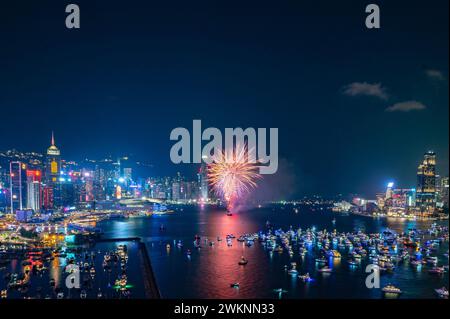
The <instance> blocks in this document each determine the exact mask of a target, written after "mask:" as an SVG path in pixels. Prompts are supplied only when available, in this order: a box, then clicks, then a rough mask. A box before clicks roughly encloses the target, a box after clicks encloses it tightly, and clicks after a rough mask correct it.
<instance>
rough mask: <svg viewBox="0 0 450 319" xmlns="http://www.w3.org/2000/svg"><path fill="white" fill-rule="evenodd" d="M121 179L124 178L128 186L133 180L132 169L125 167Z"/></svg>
mask: <svg viewBox="0 0 450 319" xmlns="http://www.w3.org/2000/svg"><path fill="white" fill-rule="evenodd" d="M123 178H125V181H126V182H127V183H128V184H130V182H131V181H132V180H133V169H132V168H130V167H125V168H124V169H123Z"/></svg>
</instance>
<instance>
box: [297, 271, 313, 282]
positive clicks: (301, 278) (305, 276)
mask: <svg viewBox="0 0 450 319" xmlns="http://www.w3.org/2000/svg"><path fill="white" fill-rule="evenodd" d="M298 278H299V279H300V280H302V281H303V282H310V281H312V278H311V277H310V276H309V273H306V274H304V275H301V276H300V275H299V276H298Z"/></svg>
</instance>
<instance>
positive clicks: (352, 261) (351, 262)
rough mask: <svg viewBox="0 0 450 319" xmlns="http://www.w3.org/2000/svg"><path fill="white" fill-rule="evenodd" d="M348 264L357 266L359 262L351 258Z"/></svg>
mask: <svg viewBox="0 0 450 319" xmlns="http://www.w3.org/2000/svg"><path fill="white" fill-rule="evenodd" d="M348 264H349V265H350V266H357V265H358V263H357V262H356V261H354V260H349V261H348Z"/></svg>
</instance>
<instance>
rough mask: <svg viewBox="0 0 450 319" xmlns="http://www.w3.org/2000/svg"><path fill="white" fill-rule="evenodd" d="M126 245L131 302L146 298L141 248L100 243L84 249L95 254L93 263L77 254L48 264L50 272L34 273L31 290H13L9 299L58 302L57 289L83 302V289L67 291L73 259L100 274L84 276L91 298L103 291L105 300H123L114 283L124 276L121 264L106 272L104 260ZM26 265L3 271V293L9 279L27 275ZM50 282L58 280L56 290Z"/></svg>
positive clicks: (16, 263) (19, 263) (16, 262)
mask: <svg viewBox="0 0 450 319" xmlns="http://www.w3.org/2000/svg"><path fill="white" fill-rule="evenodd" d="M120 244H123V245H127V247H128V257H129V262H128V263H127V270H126V274H127V276H128V284H129V285H131V286H132V288H131V295H130V296H128V297H127V298H143V296H145V290H144V284H143V282H142V276H141V273H142V268H141V265H140V263H139V256H138V254H139V252H138V245H137V243H134V242H108V243H97V244H95V245H94V246H89V247H86V248H84V250H83V252H88V253H89V254H90V253H91V252H94V253H95V254H96V256H95V258H94V259H93V260H92V259H91V258H90V257H89V258H86V257H85V256H84V253H83V254H81V255H78V254H74V253H67V257H65V258H62V257H57V258H55V259H54V260H52V261H50V262H49V263H47V262H46V263H44V265H45V267H46V268H47V270H45V271H43V272H34V273H33V274H32V276H31V277H30V278H31V279H30V285H29V288H28V289H26V290H25V291H18V290H15V289H10V290H9V291H8V298H10V299H21V298H27V297H30V298H36V297H37V298H53V299H54V298H56V295H57V293H56V292H55V289H54V288H55V287H56V288H58V289H60V290H61V291H62V292H63V293H64V298H72V299H78V298H80V289H78V290H77V289H71V290H69V289H67V288H66V287H65V279H66V276H67V274H66V272H65V267H66V266H67V260H68V259H69V258H75V260H76V261H77V262H79V261H83V263H90V264H92V265H93V266H94V268H95V270H96V274H95V276H92V277H91V276H90V274H89V273H85V272H84V273H83V274H82V275H81V278H80V279H81V281H82V282H83V281H84V280H86V279H89V281H90V285H89V287H83V290H85V291H86V294H87V296H86V297H87V298H89V299H95V298H98V297H97V294H98V292H99V290H100V291H101V292H102V295H103V296H102V298H122V296H120V295H119V294H118V293H117V291H116V290H115V289H114V288H113V287H114V282H115V280H116V279H117V278H118V275H119V274H121V270H120V265H119V264H118V263H111V272H108V271H105V270H104V269H103V267H102V262H103V256H104V254H105V253H108V252H111V251H115V250H116V249H117V247H118V245H120ZM23 269H24V267H23V265H22V261H21V260H18V259H13V260H12V261H11V262H10V264H8V265H7V267H3V268H2V269H0V276H1V278H0V290H3V289H6V287H7V284H8V280H6V278H5V277H6V275H7V274H8V273H9V274H13V273H17V274H22V273H23ZM50 279H54V280H55V287H52V286H50V284H49V282H50Z"/></svg>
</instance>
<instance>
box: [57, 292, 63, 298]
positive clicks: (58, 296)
mask: <svg viewBox="0 0 450 319" xmlns="http://www.w3.org/2000/svg"><path fill="white" fill-rule="evenodd" d="M56 298H58V299H64V293H63V292H58V294H57V295H56Z"/></svg>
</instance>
